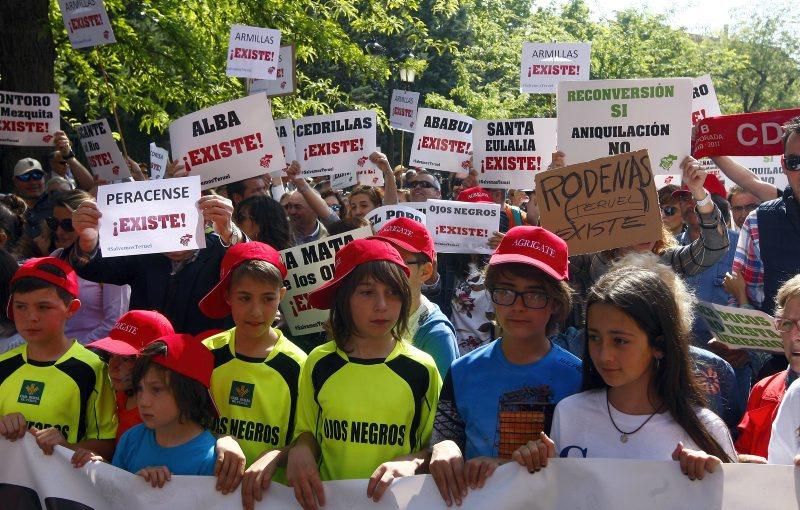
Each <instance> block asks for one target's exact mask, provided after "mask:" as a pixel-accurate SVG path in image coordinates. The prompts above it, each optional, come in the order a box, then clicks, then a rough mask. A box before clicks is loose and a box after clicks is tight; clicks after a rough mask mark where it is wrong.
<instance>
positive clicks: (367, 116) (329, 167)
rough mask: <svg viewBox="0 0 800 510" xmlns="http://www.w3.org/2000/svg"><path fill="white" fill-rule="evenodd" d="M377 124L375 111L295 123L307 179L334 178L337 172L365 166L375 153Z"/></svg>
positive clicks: (299, 120)
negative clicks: (332, 176) (335, 171)
mask: <svg viewBox="0 0 800 510" xmlns="http://www.w3.org/2000/svg"><path fill="white" fill-rule="evenodd" d="M376 125H377V121H376V116H375V112H374V111H372V110H359V111H352V112H340V113H334V114H331V115H313V116H310V117H303V118H301V119H297V120H296V121H294V144H295V150H296V151H297V156H298V159H297V161H299V162H300V165H301V166H302V168H303V171H302V175H303V177H319V176H330V175H333V173H334V170H335V169H342V170H345V169H348V168H353V169H355V168H359V167H363V166H364V165H365V164H366V163H367V161H369V155H370V154H372V153H373V152H375V146H376V145H377V143H376V141H375V140H376V134H375V133H376V131H375V128H376Z"/></svg>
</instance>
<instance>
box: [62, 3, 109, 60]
mask: <svg viewBox="0 0 800 510" xmlns="http://www.w3.org/2000/svg"><path fill="white" fill-rule="evenodd" d="M58 5H59V6H60V7H61V17H62V18H63V19H64V27H66V29H67V35H68V36H69V42H70V43H71V44H72V47H73V48H76V49H78V48H91V47H92V46H99V45H101V44H111V43H115V42H117V40H116V39H115V38H114V30H113V29H112V28H111V22H110V21H109V20H108V13H107V12H106V7H105V5H104V4H103V0H58Z"/></svg>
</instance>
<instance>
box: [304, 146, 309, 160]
mask: <svg viewBox="0 0 800 510" xmlns="http://www.w3.org/2000/svg"><path fill="white" fill-rule="evenodd" d="M303 161H308V147H306V148H305V149H303Z"/></svg>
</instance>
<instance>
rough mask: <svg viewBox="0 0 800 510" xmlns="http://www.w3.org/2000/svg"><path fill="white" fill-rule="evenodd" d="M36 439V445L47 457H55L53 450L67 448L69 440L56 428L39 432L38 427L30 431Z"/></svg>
mask: <svg viewBox="0 0 800 510" xmlns="http://www.w3.org/2000/svg"><path fill="white" fill-rule="evenodd" d="M29 430H30V431H31V434H33V436H34V437H35V438H36V444H37V445H39V448H41V449H42V451H43V452H44V454H45V455H53V449H54V448H55V447H56V446H58V445H61V446H66V444H67V438H65V437H64V434H62V433H61V431H60V430H58V429H57V428H54V427H48V428H46V429H42V430H39V429H37V428H36V427H31V428H30V429H29Z"/></svg>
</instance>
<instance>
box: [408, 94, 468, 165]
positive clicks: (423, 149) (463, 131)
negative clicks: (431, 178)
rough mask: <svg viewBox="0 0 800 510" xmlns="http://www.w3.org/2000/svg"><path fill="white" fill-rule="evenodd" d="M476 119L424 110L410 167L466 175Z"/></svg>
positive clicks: (419, 116) (419, 118)
mask: <svg viewBox="0 0 800 510" xmlns="http://www.w3.org/2000/svg"><path fill="white" fill-rule="evenodd" d="M474 121H475V119H473V118H472V117H467V116H466V115H462V114H460V113H453V112H447V111H444V110H433V109H431V108H420V109H419V111H418V113H417V124H416V127H415V128H414V143H413V145H412V146H411V157H410V159H409V166H419V167H422V168H427V169H429V170H439V171H441V172H466V171H468V170H469V166H470V158H471V157H472V123H473V122H474Z"/></svg>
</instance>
